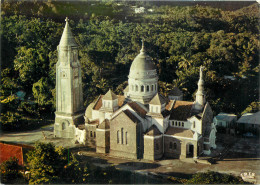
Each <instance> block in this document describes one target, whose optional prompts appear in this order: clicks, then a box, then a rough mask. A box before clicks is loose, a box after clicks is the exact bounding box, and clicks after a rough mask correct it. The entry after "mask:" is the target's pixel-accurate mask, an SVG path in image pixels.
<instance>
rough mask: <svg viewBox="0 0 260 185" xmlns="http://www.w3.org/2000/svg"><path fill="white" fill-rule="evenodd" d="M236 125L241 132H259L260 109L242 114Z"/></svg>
mask: <svg viewBox="0 0 260 185" xmlns="http://www.w3.org/2000/svg"><path fill="white" fill-rule="evenodd" d="M237 127H238V129H239V130H240V131H242V132H251V133H253V134H259V132H260V111H258V112H256V113H246V114H243V115H242V116H241V117H240V118H239V120H238V121H237Z"/></svg>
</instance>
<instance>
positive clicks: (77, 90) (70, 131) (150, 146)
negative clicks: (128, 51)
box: [54, 19, 216, 160]
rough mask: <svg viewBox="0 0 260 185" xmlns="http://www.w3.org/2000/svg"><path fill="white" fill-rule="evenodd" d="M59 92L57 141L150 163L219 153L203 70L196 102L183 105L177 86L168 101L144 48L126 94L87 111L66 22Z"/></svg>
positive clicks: (60, 54) (105, 97)
mask: <svg viewBox="0 0 260 185" xmlns="http://www.w3.org/2000/svg"><path fill="white" fill-rule="evenodd" d="M56 93H57V97H56V101H57V102H56V108H57V110H56V112H55V114H56V118H55V124H54V136H55V137H61V138H71V140H72V141H74V142H78V143H80V144H85V145H88V146H90V147H95V148H96V152H98V153H108V154H109V155H111V156H115V157H123V158H132V159H147V160H159V159H161V158H162V157H167V158H181V159H185V158H195V159H196V158H198V157H199V156H201V155H209V154H210V153H211V150H212V149H215V148H216V144H215V140H216V127H215V125H214V123H213V113H212V110H211V107H210V105H209V103H208V102H207V101H206V98H205V97H206V95H205V92H204V79H203V67H201V68H200V78H199V79H198V90H197V93H196V99H195V100H194V101H193V102H190V101H183V100H182V99H183V94H182V92H181V91H180V90H179V89H178V88H177V87H175V88H174V89H172V91H171V92H170V93H169V95H168V96H167V97H165V96H163V95H161V94H160V93H159V92H158V74H157V69H156V67H155V65H154V63H153V62H152V59H151V57H150V56H149V55H148V54H147V52H146V50H145V46H144V43H143V44H142V48H141V50H140V53H139V54H138V55H137V56H136V58H135V59H134V61H133V62H132V65H131V67H130V70H129V75H128V86H127V87H126V89H125V90H124V95H116V94H114V92H113V91H112V90H109V91H108V92H107V93H106V94H104V95H100V96H99V97H98V98H97V99H96V100H95V101H94V102H92V103H91V104H90V105H89V106H88V107H87V109H86V110H84V108H83V91H82V79H81V67H80V63H79V61H78V45H77V43H76V41H75V39H74V37H73V34H72V32H71V29H70V27H69V23H68V20H67V19H66V26H65V28H64V32H63V35H62V37H61V41H60V44H59V46H58V62H57V65H56ZM84 112H85V113H84Z"/></svg>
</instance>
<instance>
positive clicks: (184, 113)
mask: <svg viewBox="0 0 260 185" xmlns="http://www.w3.org/2000/svg"><path fill="white" fill-rule="evenodd" d="M192 105H193V102H188V101H175V104H174V107H173V109H172V112H171V116H170V119H174V120H180V121H186V120H187V118H189V117H190V116H191V109H192Z"/></svg>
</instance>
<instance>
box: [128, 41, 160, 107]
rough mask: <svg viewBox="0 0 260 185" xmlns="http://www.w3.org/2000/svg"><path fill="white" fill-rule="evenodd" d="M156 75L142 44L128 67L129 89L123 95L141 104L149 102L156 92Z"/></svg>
mask: <svg viewBox="0 0 260 185" xmlns="http://www.w3.org/2000/svg"><path fill="white" fill-rule="evenodd" d="M157 83H158V76H157V72H156V67H155V65H154V63H153V62H152V59H151V57H150V56H149V55H147V54H146V52H145V48H144V44H142V49H141V50H140V53H139V55H137V56H136V57H135V59H134V61H133V63H132V65H131V67H130V73H129V76H128V85H129V91H128V92H126V93H125V97H126V98H128V99H129V100H131V101H138V102H140V103H142V104H147V103H149V102H150V100H151V98H152V97H153V96H154V95H155V94H156V93H157Z"/></svg>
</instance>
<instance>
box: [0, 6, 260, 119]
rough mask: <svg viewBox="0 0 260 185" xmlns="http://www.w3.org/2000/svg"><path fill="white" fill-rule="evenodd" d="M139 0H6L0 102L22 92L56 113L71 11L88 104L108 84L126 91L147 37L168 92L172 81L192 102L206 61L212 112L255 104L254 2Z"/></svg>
mask: <svg viewBox="0 0 260 185" xmlns="http://www.w3.org/2000/svg"><path fill="white" fill-rule="evenodd" d="M136 3H137V2H136ZM136 3H134V2H120V3H119V4H121V5H117V3H116V2H106V3H103V2H95V3H90V2H87V3H84V2H80V3H72V2H71V3H70V2H51V1H48V2H38V1H34V2H15V1H14V2H6V1H4V2H3V3H2V5H3V6H2V10H3V12H2V19H1V26H2V28H3V29H2V31H1V41H2V45H4V47H1V49H2V52H1V53H2V54H3V55H1V60H2V71H1V76H2V78H1V88H0V90H1V101H2V100H4V99H6V98H8V97H9V96H10V95H11V94H12V93H16V92H17V91H18V90H23V91H26V93H27V98H28V97H33V99H31V100H32V101H34V102H35V103H36V104H37V106H38V110H39V111H38V112H45V113H46V112H47V111H49V112H52V113H53V112H54V110H55V78H56V77H55V76H56V75H55V72H56V71H55V64H56V62H57V51H56V47H57V45H58V44H59V41H60V38H61V35H62V30H63V28H64V18H65V14H66V15H68V14H69V18H70V25H71V28H72V31H73V34H74V36H75V39H76V42H77V43H78V45H79V60H80V63H81V68H82V78H83V91H84V93H83V94H84V100H85V102H84V105H85V106H87V105H88V104H89V103H91V102H92V101H93V100H94V99H95V98H96V97H97V96H98V95H99V94H104V93H106V92H107V90H108V89H109V88H111V89H113V90H115V91H116V92H117V93H118V94H122V92H119V91H121V90H122V89H124V87H125V83H124V82H125V81H127V75H128V73H129V68H130V65H131V63H132V61H133V60H134V58H135V56H136V55H137V54H138V53H139V50H140V47H141V39H142V38H144V39H145V45H146V48H147V52H148V53H149V55H150V56H151V57H152V58H153V61H154V63H155V64H156V66H157V68H158V73H159V80H160V81H161V82H160V85H162V87H161V88H160V92H162V93H163V94H165V95H167V93H168V92H169V90H170V88H172V86H173V85H174V86H177V87H179V88H180V89H181V90H182V91H183V93H184V99H185V100H188V101H194V98H193V95H194V92H195V91H196V90H197V81H198V75H199V67H200V66H201V65H203V66H205V83H206V84H205V88H206V93H207V100H208V101H209V102H210V104H211V106H212V109H213V110H214V112H215V113H219V112H232V113H236V114H240V113H241V112H242V111H243V110H245V109H246V107H247V106H248V105H249V104H250V103H251V102H257V99H258V97H259V91H258V87H259V84H258V81H259V80H258V74H259V48H260V46H259V43H260V42H259V36H258V35H259V24H258V21H259V11H258V10H259V8H258V5H257V4H253V5H251V6H249V7H245V8H243V9H240V10H237V11H223V10H220V9H217V8H212V7H203V6H170V5H163V6H158V5H157V4H156V3H152V2H150V3H140V4H138V3H137V5H138V6H139V5H140V6H145V7H146V8H147V9H148V8H152V9H153V10H154V11H153V12H146V13H144V14H135V13H134V11H133V9H132V8H131V6H132V5H135V4H136ZM24 7H28V8H24ZM29 10H30V11H29ZM24 15H26V16H24ZM54 20H55V21H54ZM225 76H232V77H234V79H235V80H230V79H226V78H225ZM117 87H118V88H117ZM20 103H21V102H18V105H16V104H15V106H19V104H20ZM19 107H24V106H19ZM14 108H15V107H14ZM2 109H3V111H2V112H3V113H4V114H5V113H7V112H8V111H9V112H11V114H13V115H14V112H12V111H11V109H12V108H11V106H9V107H8V106H3V108H2ZM28 112H30V111H25V110H24V109H23V111H21V112H19V115H20V116H21V117H22V118H24V117H25V116H26V115H28ZM39 114H40V116H42V113H39ZM9 115H10V114H9ZM52 115H53V114H52ZM6 116H8V115H7V114H6ZM34 116H38V114H34Z"/></svg>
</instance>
